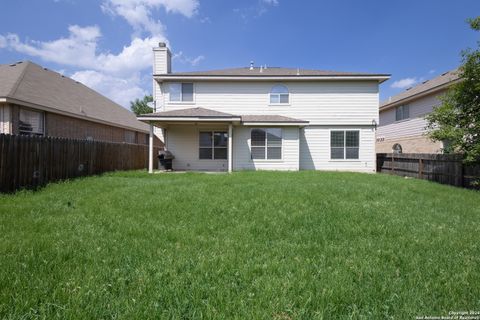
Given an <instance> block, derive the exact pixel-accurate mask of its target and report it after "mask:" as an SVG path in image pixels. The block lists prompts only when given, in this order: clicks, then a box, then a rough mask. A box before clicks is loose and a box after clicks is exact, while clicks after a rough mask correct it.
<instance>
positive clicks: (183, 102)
mask: <svg viewBox="0 0 480 320" xmlns="http://www.w3.org/2000/svg"><path fill="white" fill-rule="evenodd" d="M184 84H191V85H192V100H191V101H185V100H183V85H184ZM172 85H180V100H172V90H171V86H172ZM168 103H172V104H193V103H195V83H194V82H170V83H169V84H168Z"/></svg>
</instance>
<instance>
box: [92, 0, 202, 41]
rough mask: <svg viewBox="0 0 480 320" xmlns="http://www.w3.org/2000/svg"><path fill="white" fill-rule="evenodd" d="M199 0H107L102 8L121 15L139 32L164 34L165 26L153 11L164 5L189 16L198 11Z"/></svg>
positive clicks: (168, 10) (166, 8)
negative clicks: (155, 18)
mask: <svg viewBox="0 0 480 320" xmlns="http://www.w3.org/2000/svg"><path fill="white" fill-rule="evenodd" d="M198 6H199V3H198V0H105V1H104V2H103V3H102V5H101V8H102V10H103V11H104V12H107V13H109V14H111V15H113V16H117V15H118V16H121V17H123V18H124V19H125V20H127V22H128V23H129V24H130V25H131V26H132V27H133V28H134V30H135V32H136V33H137V34H141V32H149V33H150V34H151V35H158V34H162V35H163V34H164V30H165V28H164V26H163V25H162V23H161V22H160V21H158V20H154V19H153V18H152V15H151V11H152V10H154V9H158V8H161V7H163V8H164V9H165V10H166V11H167V12H172V13H179V14H182V15H184V16H186V17H188V18H190V17H192V16H193V15H195V14H196V13H197V10H198Z"/></svg>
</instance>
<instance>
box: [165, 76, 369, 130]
mask: <svg viewBox="0 0 480 320" xmlns="http://www.w3.org/2000/svg"><path fill="white" fill-rule="evenodd" d="M276 84H278V82H226V81H225V82H196V83H195V84H194V102H193V103H192V102H189V103H178V102H177V103H171V102H169V92H168V91H169V86H168V83H164V84H163V85H162V91H163V92H164V94H163V95H162V94H160V95H159V96H157V97H156V98H157V100H161V102H160V104H161V105H163V106H164V109H163V110H164V111H169V110H176V109H185V108H193V107H203V108H207V109H212V110H217V111H221V112H227V113H231V114H236V115H242V114H266V115H268V114H272V115H274V114H276V115H283V116H287V117H292V118H297V119H302V120H307V121H310V125H369V124H372V121H373V120H375V121H376V122H377V123H378V83H377V82H375V81H341V82H340V81H317V82H282V84H283V85H285V86H287V88H288V90H289V92H290V103H289V104H288V105H270V104H269V99H270V95H269V94H270V90H271V88H272V87H273V86H274V85H276Z"/></svg>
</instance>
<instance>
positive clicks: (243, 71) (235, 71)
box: [158, 67, 389, 77]
mask: <svg viewBox="0 0 480 320" xmlns="http://www.w3.org/2000/svg"><path fill="white" fill-rule="evenodd" d="M260 70H261V71H260ZM158 76H162V77H168V76H207V77H208V76H227V77H228V76H256V77H262V76H263V77H265V76H266V77H268V76H281V77H291V76H294V77H298V76H389V75H388V74H377V73H365V72H341V71H330V70H310V69H298V68H279V67H267V68H266V69H265V68H260V67H254V68H253V70H250V68H249V67H244V68H230V69H219V70H208V71H191V72H172V73H168V74H162V75H158Z"/></svg>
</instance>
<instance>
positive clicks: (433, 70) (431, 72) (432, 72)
mask: <svg viewBox="0 0 480 320" xmlns="http://www.w3.org/2000/svg"><path fill="white" fill-rule="evenodd" d="M435 72H437V70H435V69H432V70H430V71H428V73H429V74H434V73H435Z"/></svg>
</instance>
